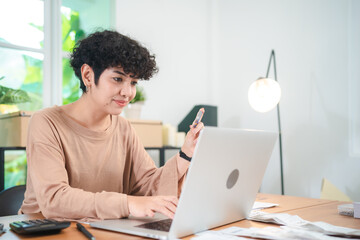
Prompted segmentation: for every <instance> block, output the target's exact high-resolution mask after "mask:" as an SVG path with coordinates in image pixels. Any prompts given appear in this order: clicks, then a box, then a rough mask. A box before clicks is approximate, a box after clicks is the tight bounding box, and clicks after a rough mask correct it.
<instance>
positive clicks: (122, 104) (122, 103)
mask: <svg viewBox="0 0 360 240" xmlns="http://www.w3.org/2000/svg"><path fill="white" fill-rule="evenodd" d="M113 101H114V102H115V103H116V104H117V105H118V106H120V107H125V106H126V105H127V104H128V101H124V100H115V99H114V100H113Z"/></svg>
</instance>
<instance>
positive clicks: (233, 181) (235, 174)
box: [226, 169, 239, 189]
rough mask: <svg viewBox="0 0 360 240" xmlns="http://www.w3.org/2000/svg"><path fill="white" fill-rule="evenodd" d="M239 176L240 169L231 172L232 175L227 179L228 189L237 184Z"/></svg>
mask: <svg viewBox="0 0 360 240" xmlns="http://www.w3.org/2000/svg"><path fill="white" fill-rule="evenodd" d="M238 178H239V170H237V169H234V170H233V171H232V172H231V173H230V175H229V177H228V179H227V181H226V187H227V188H228V189H231V188H232V187H234V185H235V184H236V182H237V180H238Z"/></svg>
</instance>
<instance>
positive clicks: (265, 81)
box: [248, 78, 281, 112]
mask: <svg viewBox="0 0 360 240" xmlns="http://www.w3.org/2000/svg"><path fill="white" fill-rule="evenodd" d="M280 98H281V88H280V85H279V83H278V82H277V81H275V80H273V79H270V78H259V79H258V80H256V81H255V82H254V83H252V84H251V85H250V88H249V92H248V99H249V104H250V106H251V107H252V108H253V109H254V110H255V111H257V112H268V111H270V110H271V109H273V108H274V107H276V105H277V104H278V103H279V101H280Z"/></svg>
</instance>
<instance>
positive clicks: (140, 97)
mask: <svg viewBox="0 0 360 240" xmlns="http://www.w3.org/2000/svg"><path fill="white" fill-rule="evenodd" d="M145 100H146V96H145V91H144V89H143V88H142V87H139V86H136V95H135V97H134V99H133V100H131V101H130V103H136V102H141V101H145Z"/></svg>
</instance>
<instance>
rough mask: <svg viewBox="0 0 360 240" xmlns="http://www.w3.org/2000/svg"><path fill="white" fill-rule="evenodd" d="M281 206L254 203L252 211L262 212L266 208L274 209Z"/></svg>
mask: <svg viewBox="0 0 360 240" xmlns="http://www.w3.org/2000/svg"><path fill="white" fill-rule="evenodd" d="M276 206H279V204H277V203H268V202H254V205H253V208H252V210H260V209H265V208H272V207H276Z"/></svg>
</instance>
